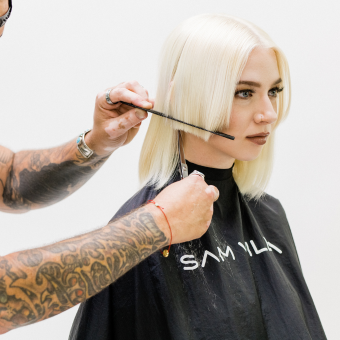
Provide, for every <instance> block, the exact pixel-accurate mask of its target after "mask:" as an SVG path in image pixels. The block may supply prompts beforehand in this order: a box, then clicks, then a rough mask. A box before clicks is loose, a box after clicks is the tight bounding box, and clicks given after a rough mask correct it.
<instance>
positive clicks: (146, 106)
mask: <svg viewBox="0 0 340 340" xmlns="http://www.w3.org/2000/svg"><path fill="white" fill-rule="evenodd" d="M142 104H143V107H145V108H146V109H147V108H151V107H152V104H151V103H150V102H146V101H143V102H142Z"/></svg>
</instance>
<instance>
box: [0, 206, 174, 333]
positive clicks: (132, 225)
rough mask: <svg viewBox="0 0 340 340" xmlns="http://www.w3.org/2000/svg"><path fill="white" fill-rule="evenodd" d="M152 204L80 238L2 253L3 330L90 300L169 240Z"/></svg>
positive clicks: (0, 316) (0, 324) (0, 319)
mask: <svg viewBox="0 0 340 340" xmlns="http://www.w3.org/2000/svg"><path fill="white" fill-rule="evenodd" d="M148 209H149V208H148V206H145V207H143V208H140V209H138V210H136V211H134V212H132V213H131V214H130V215H127V216H125V217H123V218H121V219H120V220H117V221H114V222H111V223H110V224H108V225H107V226H106V227H104V228H102V229H98V230H95V231H93V232H90V233H88V234H85V235H82V236H79V237H75V238H72V239H69V240H65V241H62V242H58V243H56V244H53V245H50V246H46V247H42V248H38V249H32V250H27V251H21V252H17V253H13V254H10V255H7V256H4V257H0V334H2V333H6V332H8V331H9V330H11V329H14V328H17V327H20V326H25V325H28V324H31V323H34V322H37V321H40V320H44V319H47V318H50V317H52V316H54V315H57V314H59V313H61V312H63V311H65V310H67V309H68V308H70V307H73V306H75V305H76V304H78V303H79V302H82V301H85V300H86V299H87V298H89V297H91V296H93V295H95V294H96V293H98V292H100V291H101V290H102V289H104V288H105V287H106V286H108V285H109V284H110V283H112V282H114V281H115V280H117V279H118V278H119V277H120V276H122V275H123V274H124V273H126V272H127V271H128V270H129V269H131V268H132V267H133V266H135V265H136V264H138V263H139V262H140V261H142V260H144V259H145V258H146V257H148V256H149V255H150V254H152V253H153V252H155V251H156V250H157V249H160V248H161V247H163V246H165V245H166V244H168V242H169V240H168V239H167V237H166V236H165V234H164V233H163V232H162V230H161V229H160V228H159V227H158V226H157V224H156V222H155V219H154V217H153V215H152V214H151V213H150V210H148ZM155 216H156V215H155Z"/></svg>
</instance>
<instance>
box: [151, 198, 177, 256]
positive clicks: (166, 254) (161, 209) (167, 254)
mask: <svg viewBox="0 0 340 340" xmlns="http://www.w3.org/2000/svg"><path fill="white" fill-rule="evenodd" d="M148 202H149V203H153V204H154V205H155V206H156V207H157V208H159V210H160V211H161V212H162V213H163V215H164V217H165V219H166V221H167V222H168V226H169V229H170V244H169V249H168V250H166V249H164V250H163V251H161V253H163V256H164V257H168V256H169V252H170V247H171V242H172V231H171V227H170V223H169V221H168V219H167V217H166V215H165V212H164V211H163V209H164V208H162V207H161V206H160V205H159V204H158V203H156V202H155V201H153V200H149V201H148Z"/></svg>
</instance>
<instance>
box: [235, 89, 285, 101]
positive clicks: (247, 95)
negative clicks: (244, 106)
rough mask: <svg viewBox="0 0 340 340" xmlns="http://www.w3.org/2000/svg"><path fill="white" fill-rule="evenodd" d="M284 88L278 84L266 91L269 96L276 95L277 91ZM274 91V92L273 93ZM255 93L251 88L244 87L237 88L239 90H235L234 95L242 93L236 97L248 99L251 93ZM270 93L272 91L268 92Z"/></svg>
mask: <svg viewBox="0 0 340 340" xmlns="http://www.w3.org/2000/svg"><path fill="white" fill-rule="evenodd" d="M283 89H284V87H278V86H275V87H273V88H272V89H270V90H269V91H268V94H269V95H270V96H271V97H274V98H275V97H277V94H278V93H279V92H282V91H283ZM273 92H274V93H273ZM254 93H255V91H254V90H251V89H244V90H239V91H236V92H235V96H238V95H240V94H243V96H238V98H240V99H248V98H250V97H252V95H253V94H254ZM270 93H273V94H270Z"/></svg>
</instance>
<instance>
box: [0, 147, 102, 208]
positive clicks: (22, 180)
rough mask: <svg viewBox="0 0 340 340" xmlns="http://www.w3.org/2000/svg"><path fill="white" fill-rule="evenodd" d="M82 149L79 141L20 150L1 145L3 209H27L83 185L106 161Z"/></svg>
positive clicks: (68, 193) (71, 191) (64, 194)
mask: <svg viewBox="0 0 340 340" xmlns="http://www.w3.org/2000/svg"><path fill="white" fill-rule="evenodd" d="M107 158H108V157H100V156H98V155H96V154H95V153H94V154H93V155H92V157H91V158H90V159H86V158H83V157H82V156H81V154H80V153H79V152H78V150H77V147H76V143H75V141H71V142H70V143H68V144H66V145H63V146H60V147H57V148H54V149H49V150H38V151H21V152H18V153H16V154H14V153H12V152H10V151H9V150H8V149H6V148H3V147H0V194H1V197H0V210H5V211H9V212H11V211H12V212H16V211H21V212H23V211H27V210H31V209H36V208H41V207H44V206H47V205H51V204H53V203H55V202H58V201H60V200H62V199H64V198H65V197H67V196H69V195H70V194H72V193H73V192H74V191H76V190H77V189H78V188H80V187H81V186H82V185H83V184H84V183H85V182H86V181H87V180H88V179H89V178H90V177H91V176H92V175H93V174H94V173H95V172H96V171H97V170H98V169H99V167H100V166H101V165H102V164H103V163H104V162H105V161H106V159H107Z"/></svg>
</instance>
